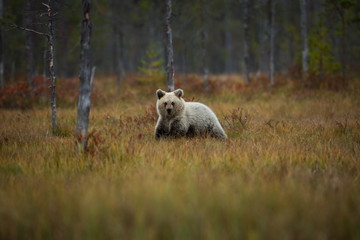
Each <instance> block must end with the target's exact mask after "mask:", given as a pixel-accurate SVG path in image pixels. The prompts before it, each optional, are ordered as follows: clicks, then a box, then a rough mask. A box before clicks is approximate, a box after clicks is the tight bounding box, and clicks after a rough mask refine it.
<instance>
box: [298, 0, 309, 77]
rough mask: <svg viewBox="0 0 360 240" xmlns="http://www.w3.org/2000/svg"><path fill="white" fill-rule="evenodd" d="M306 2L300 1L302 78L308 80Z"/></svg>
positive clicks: (304, 0)
mask: <svg viewBox="0 0 360 240" xmlns="http://www.w3.org/2000/svg"><path fill="white" fill-rule="evenodd" d="M306 6H307V4H306V0H300V10H301V38H302V45H303V51H302V77H303V80H305V79H306V77H307V75H308V69H309V67H308V62H309V60H308V59H309V47H308V33H307V32H308V29H307V8H306Z"/></svg>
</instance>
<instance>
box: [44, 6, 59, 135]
mask: <svg viewBox="0 0 360 240" xmlns="http://www.w3.org/2000/svg"><path fill="white" fill-rule="evenodd" d="M44 5H45V6H46V7H47V8H48V35H47V38H48V45H49V74H50V104H51V122H52V131H53V133H54V132H56V130H57V116H56V89H55V87H56V77H55V67H54V62H55V57H54V24H53V11H52V5H53V4H52V1H51V0H49V1H48V4H47V5H46V4H44Z"/></svg>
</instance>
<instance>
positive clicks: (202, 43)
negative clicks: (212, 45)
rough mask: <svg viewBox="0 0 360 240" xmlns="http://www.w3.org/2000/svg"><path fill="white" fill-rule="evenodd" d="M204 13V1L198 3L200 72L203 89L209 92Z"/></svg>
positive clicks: (206, 35) (206, 34)
mask: <svg viewBox="0 0 360 240" xmlns="http://www.w3.org/2000/svg"><path fill="white" fill-rule="evenodd" d="M205 11H206V4H205V3H204V0H201V1H200V2H199V15H200V48H201V50H200V51H201V70H202V73H203V77H204V89H205V91H208V90H209V68H208V64H207V62H208V60H207V59H208V57H207V45H208V44H207V41H208V33H207V31H206V26H205V25H206V23H205Z"/></svg>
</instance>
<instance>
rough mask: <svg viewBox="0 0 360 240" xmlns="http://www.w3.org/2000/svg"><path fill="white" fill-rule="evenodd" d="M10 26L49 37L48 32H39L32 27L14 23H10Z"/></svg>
mask: <svg viewBox="0 0 360 240" xmlns="http://www.w3.org/2000/svg"><path fill="white" fill-rule="evenodd" d="M12 26H13V27H14V28H18V29H20V30H24V31H28V32H32V33H36V34H39V35H43V36H46V37H49V34H47V33H43V32H39V31H36V30H34V29H30V28H25V27H21V26H18V25H16V24H12Z"/></svg>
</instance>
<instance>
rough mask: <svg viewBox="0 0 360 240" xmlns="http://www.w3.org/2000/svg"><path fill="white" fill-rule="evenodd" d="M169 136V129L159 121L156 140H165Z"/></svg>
mask: <svg viewBox="0 0 360 240" xmlns="http://www.w3.org/2000/svg"><path fill="white" fill-rule="evenodd" d="M168 136H169V127H168V126H167V125H166V124H165V123H164V122H162V121H161V120H159V121H158V123H157V124H156V128H155V139H156V140H159V139H163V138H167V137H168Z"/></svg>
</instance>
